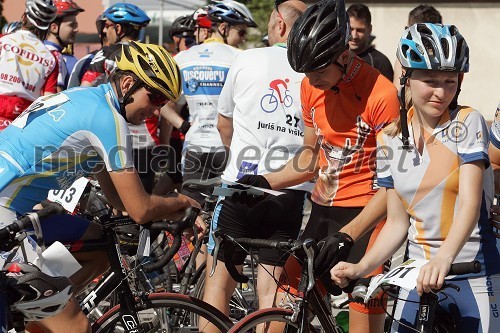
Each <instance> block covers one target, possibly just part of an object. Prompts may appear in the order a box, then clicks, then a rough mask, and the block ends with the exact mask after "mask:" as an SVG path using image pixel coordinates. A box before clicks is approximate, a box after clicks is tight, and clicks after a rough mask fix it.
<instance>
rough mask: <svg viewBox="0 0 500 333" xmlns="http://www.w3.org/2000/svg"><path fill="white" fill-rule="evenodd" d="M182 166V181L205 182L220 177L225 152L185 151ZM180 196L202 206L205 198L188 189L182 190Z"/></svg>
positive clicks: (223, 165) (224, 161)
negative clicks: (191, 199)
mask: <svg viewBox="0 0 500 333" xmlns="http://www.w3.org/2000/svg"><path fill="white" fill-rule="evenodd" d="M185 153H186V155H185V157H184V161H183V166H182V179H183V181H186V180H191V179H195V180H207V179H211V178H216V177H219V176H220V175H222V172H224V168H225V167H226V162H227V157H226V155H227V154H226V152H225V151H218V152H213V153H200V152H195V151H190V150H186V152H185ZM181 193H182V194H184V195H187V196H188V197H190V198H193V199H194V200H196V201H198V202H199V203H200V205H203V202H204V201H205V198H204V197H203V196H202V195H201V194H200V193H198V192H196V191H193V190H191V189H189V188H186V189H182V191H181Z"/></svg>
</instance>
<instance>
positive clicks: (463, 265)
mask: <svg viewBox="0 0 500 333" xmlns="http://www.w3.org/2000/svg"><path fill="white" fill-rule="evenodd" d="M479 272H481V263H480V262H479V261H477V260H474V261H470V262H459V263H455V264H451V268H450V271H449V272H448V274H447V276H449V275H465V274H473V273H479ZM371 279H372V277H367V278H361V279H358V280H353V281H351V283H349V285H348V286H347V287H346V288H343V289H342V290H343V291H344V292H347V293H351V295H352V298H351V299H349V300H347V301H346V302H344V303H342V304H340V305H339V307H343V306H345V305H347V304H348V303H349V302H351V301H354V302H358V303H363V301H364V298H365V295H366V292H367V289H368V286H369V285H370V282H371Z"/></svg>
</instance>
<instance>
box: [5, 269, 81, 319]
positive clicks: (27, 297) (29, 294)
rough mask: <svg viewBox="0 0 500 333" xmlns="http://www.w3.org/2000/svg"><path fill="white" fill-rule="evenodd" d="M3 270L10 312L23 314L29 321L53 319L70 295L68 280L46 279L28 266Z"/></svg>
mask: <svg viewBox="0 0 500 333" xmlns="http://www.w3.org/2000/svg"><path fill="white" fill-rule="evenodd" d="M6 270H7V271H8V273H7V275H6V276H7V279H8V280H7V285H8V286H10V287H11V288H9V293H8V295H9V303H11V310H12V311H17V312H20V313H22V314H23V315H24V317H25V318H26V319H27V320H28V321H37V320H41V319H44V318H48V317H52V316H55V315H56V314H58V313H59V312H61V311H62V310H63V309H64V307H65V306H66V304H67V303H68V301H69V299H70V298H71V296H73V291H72V289H73V286H72V285H71V281H70V280H69V279H68V278H67V277H64V276H61V277H52V276H49V275H47V274H45V273H42V272H41V271H40V269H39V268H38V267H36V266H34V265H32V264H29V263H22V264H21V263H10V264H8V265H7V266H6ZM11 290H12V292H10V291H11Z"/></svg>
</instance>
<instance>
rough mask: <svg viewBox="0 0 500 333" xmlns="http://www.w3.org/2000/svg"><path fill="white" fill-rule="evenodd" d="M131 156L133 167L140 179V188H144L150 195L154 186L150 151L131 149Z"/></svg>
mask: <svg viewBox="0 0 500 333" xmlns="http://www.w3.org/2000/svg"><path fill="white" fill-rule="evenodd" d="M133 156H134V166H135V169H136V170H137V173H138V175H139V178H140V179H141V183H142V186H144V189H145V190H146V192H147V193H149V194H151V193H152V192H153V187H154V184H155V172H154V169H153V158H154V155H153V153H152V149H150V148H142V149H133Z"/></svg>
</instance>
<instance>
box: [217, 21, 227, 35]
mask: <svg viewBox="0 0 500 333" xmlns="http://www.w3.org/2000/svg"><path fill="white" fill-rule="evenodd" d="M227 29H228V25H227V23H226V22H222V23H221V24H219V26H218V27H217V30H218V31H219V33H220V34H221V35H222V36H225V35H226V32H227Z"/></svg>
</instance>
